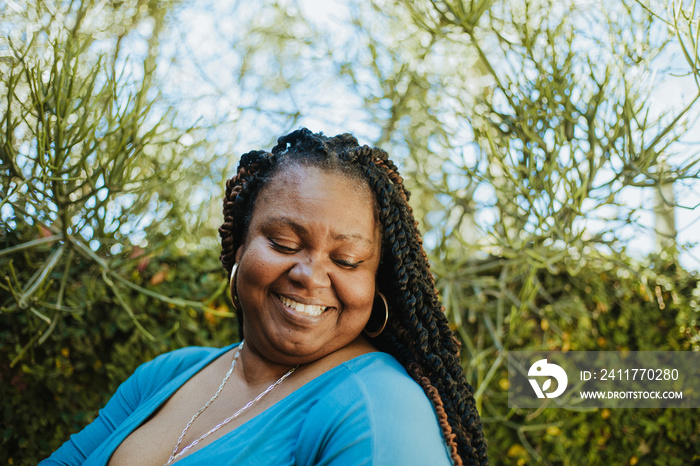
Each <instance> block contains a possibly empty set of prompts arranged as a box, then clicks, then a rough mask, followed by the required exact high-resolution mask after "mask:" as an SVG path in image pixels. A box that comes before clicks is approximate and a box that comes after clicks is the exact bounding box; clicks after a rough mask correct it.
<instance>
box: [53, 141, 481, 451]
mask: <svg viewBox="0 0 700 466" xmlns="http://www.w3.org/2000/svg"><path fill="white" fill-rule="evenodd" d="M408 195H409V193H408V192H407V191H406V190H405V189H404V187H403V182H402V179H401V177H400V176H399V174H398V172H397V170H396V166H395V165H394V164H393V163H392V162H391V161H390V160H389V159H388V157H387V154H386V153H385V152H383V151H381V150H379V149H371V148H369V147H367V146H363V147H360V146H358V144H357V141H356V140H355V138H353V137H352V136H351V135H349V134H343V135H339V136H336V137H333V138H327V137H325V136H323V135H321V134H313V133H311V132H310V131H309V130H307V129H301V130H298V131H295V132H293V133H291V134H289V135H287V136H284V137H282V138H280V139H279V141H278V144H277V146H276V147H275V148H274V149H273V150H272V152H271V153H267V152H264V151H253V152H249V153H247V154H245V155H243V157H242V158H241V161H240V165H239V168H238V173H237V174H236V176H234V177H233V178H232V179H231V180H229V181H228V183H227V186H226V197H225V200H224V224H223V226H222V227H221V228H220V234H221V239H222V247H223V250H222V253H221V261H222V263H223V265H224V267H225V268H226V270H227V271H228V272H229V276H230V277H231V285H230V286H231V296H232V299H233V303H234V306H235V307H236V308H237V309H238V310H239V312H238V313H237V314H238V317H239V329H240V335H241V337H242V338H243V341H242V342H241V343H240V345H232V346H230V347H227V348H222V349H212V348H186V349H183V350H178V351H174V352H172V353H168V354H165V355H161V356H159V357H158V358H156V359H154V360H153V361H151V362H149V363H146V364H144V365H142V366H141V367H139V369H137V371H136V373H135V374H134V375H133V376H132V377H130V378H129V380H127V381H126V382H125V383H124V384H123V385H122V386H121V387H120V388H119V390H118V392H117V393H116V394H115V396H114V397H113V398H112V400H110V402H109V403H108V404H107V406H106V407H105V408H104V409H103V410H102V411H101V412H100V416H99V417H98V419H97V420H96V421H95V422H93V423H92V424H91V425H90V426H88V427H87V428H86V429H85V430H83V431H82V432H81V433H79V434H76V435H74V436H73V437H71V440H69V441H68V442H66V444H64V445H63V446H62V447H61V449H59V450H58V451H57V452H56V453H54V455H52V456H51V458H49V459H48V460H46V461H45V462H44V463H43V464H47V465H48V464H81V463H83V462H85V464H106V463H108V464H110V465H121V464H129V465H137V464H171V463H174V462H178V463H179V464H182V465H185V464H251V465H253V464H275V465H277V464H309V465H311V464H333V465H355V464H378V465H390V464H391V465H393V464H417V465H441V464H450V463H451V462H452V463H454V464H463V463H466V464H487V463H488V460H487V458H486V443H485V440H484V437H483V433H482V429H481V423H480V419H479V415H478V413H477V411H476V408H475V405H474V399H473V396H472V389H471V387H470V386H469V385H468V384H467V383H466V381H465V379H464V375H463V372H462V368H461V366H460V361H459V345H458V343H457V341H456V339H455V338H454V337H453V335H452V332H451V331H450V329H449V327H448V323H447V320H446V318H445V316H444V314H443V312H442V310H441V306H440V303H439V301H438V299H437V293H436V290H435V286H434V282H433V278H432V276H431V274H430V272H429V270H428V268H429V264H428V261H427V258H426V255H425V252H424V251H423V249H422V244H421V239H420V235H419V233H418V230H417V227H416V222H415V220H414V219H413V214H412V211H411V208H410V207H409V206H408V203H407V201H408ZM409 374H410V376H409ZM416 382H417V383H416ZM421 388H422V389H421Z"/></svg>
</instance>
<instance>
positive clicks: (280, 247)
mask: <svg viewBox="0 0 700 466" xmlns="http://www.w3.org/2000/svg"><path fill="white" fill-rule="evenodd" d="M268 239H269V241H270V243H271V244H272V247H273V248H274V249H276V250H277V251H279V252H282V253H284V254H293V253H295V252H299V251H300V249H296V248H290V247H287V246H283V245H281V244H279V243H278V242H276V241H275V240H273V239H272V238H268ZM332 260H333V262H335V263H336V264H338V265H339V266H341V267H347V268H350V269H356V268H358V267H359V266H360V264H362V263H363V262H364V261H359V262H348V261H344V260H336V259H332Z"/></svg>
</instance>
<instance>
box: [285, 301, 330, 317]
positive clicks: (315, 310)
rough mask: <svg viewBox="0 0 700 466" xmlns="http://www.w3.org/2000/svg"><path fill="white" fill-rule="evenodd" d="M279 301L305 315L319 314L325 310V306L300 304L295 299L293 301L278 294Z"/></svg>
mask: <svg viewBox="0 0 700 466" xmlns="http://www.w3.org/2000/svg"><path fill="white" fill-rule="evenodd" d="M279 298H280V301H282V303H284V304H285V305H286V306H289V307H291V308H292V309H294V310H295V311H297V312H301V313H302V314H306V315H307V316H320V315H321V314H323V311H325V310H326V309H327V308H325V307H323V306H312V305H309V304H301V303H298V302H296V301H293V300H291V299H289V298H285V297H284V296H280V297H279Z"/></svg>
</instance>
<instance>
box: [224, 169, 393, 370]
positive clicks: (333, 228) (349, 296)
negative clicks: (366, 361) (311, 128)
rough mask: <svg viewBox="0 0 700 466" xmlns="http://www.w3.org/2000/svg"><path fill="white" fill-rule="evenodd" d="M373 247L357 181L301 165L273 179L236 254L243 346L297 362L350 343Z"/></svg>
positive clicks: (368, 203) (370, 283) (370, 282)
mask: <svg viewBox="0 0 700 466" xmlns="http://www.w3.org/2000/svg"><path fill="white" fill-rule="evenodd" d="M380 249H381V237H380V233H379V228H378V225H377V220H376V218H375V213H374V203H373V201H372V194H371V192H370V190H369V187H368V186H367V185H366V184H365V183H364V182H359V181H356V180H354V179H351V178H349V177H347V176H344V175H342V174H338V173H335V172H329V171H323V170H321V169H319V168H316V167H305V166H299V165H291V166H289V167H286V168H285V169H283V171H281V172H279V173H277V174H276V175H275V176H274V177H273V178H272V179H271V180H270V181H269V182H268V184H267V185H266V186H265V187H264V188H263V189H262V190H261V192H260V193H259V195H258V197H257V200H256V202H255V207H254V210H253V215H252V218H251V222H250V225H249V226H248V232H247V234H246V237H245V241H244V243H243V244H242V245H241V247H240V248H239V249H238V251H237V252H236V262H238V263H239V267H238V272H237V281H236V283H237V293H238V299H239V301H240V304H241V307H242V309H243V314H244V320H243V322H244V324H243V325H244V327H243V331H244V333H245V339H246V347H250V348H251V349H253V350H255V351H256V352H257V353H259V354H260V355H262V356H264V357H265V358H267V359H269V360H271V361H274V362H277V363H280V364H302V363H308V362H311V361H315V360H317V359H319V358H321V357H323V356H326V355H328V354H330V353H332V352H334V351H336V350H338V349H340V348H342V347H344V346H346V345H347V344H349V343H350V342H352V341H354V340H355V339H356V338H357V337H358V336H359V335H360V333H361V332H362V329H363V328H364V326H365V324H366V323H367V320H368V319H369V316H370V314H371V312H372V302H373V299H374V294H375V279H376V274H377V267H378V266H379V259H380Z"/></svg>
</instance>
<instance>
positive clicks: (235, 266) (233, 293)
mask: <svg viewBox="0 0 700 466" xmlns="http://www.w3.org/2000/svg"><path fill="white" fill-rule="evenodd" d="M238 264H240V262H236V263H235V264H233V267H231V280H230V281H229V283H228V287H229V289H230V290H231V304H232V305H233V308H234V309H235V310H238V306H236V301H238V299H237V298H236V272H238Z"/></svg>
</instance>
